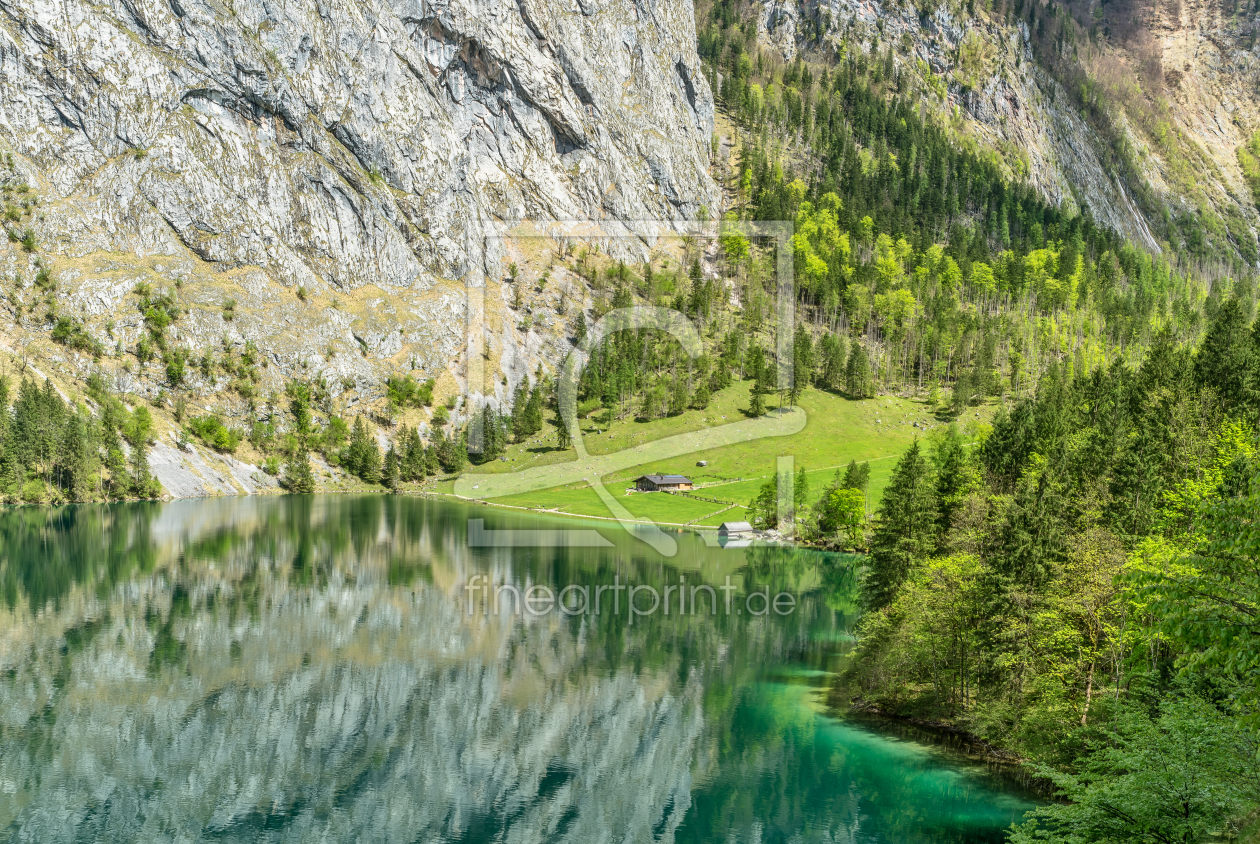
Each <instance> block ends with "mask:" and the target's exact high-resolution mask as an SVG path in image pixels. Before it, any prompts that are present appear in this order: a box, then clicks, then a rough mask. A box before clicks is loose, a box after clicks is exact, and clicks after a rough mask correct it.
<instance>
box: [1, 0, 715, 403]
mask: <svg viewBox="0 0 1260 844" xmlns="http://www.w3.org/2000/svg"><path fill="white" fill-rule="evenodd" d="M712 124H713V104H712V97H711V94H710V92H709V87H708V84H707V83H706V81H705V79H704V77H703V76H702V75H701V73H700V72H699V61H698V59H697V57H696V52H695V32H694V22H693V18H692V8H691V3H690V2H689V0H567V2H561V3H543V2H539V0H515V2H502V1H501V0H453V1H450V0H438V2H431V0H387V2H351V0H329V2H322V1H321V2H314V3H299V4H288V5H285V4H274V3H267V2H255V0H234V2H225V3H219V2H215V0H118V2H107V3H89V2H84V0H12V2H11V1H10V0H2V2H0V153H3V154H7V155H8V156H11V157H10V158H7V159H6V162H11V163H10V165H9V169H8V172H7V173H6V174H5V198H6V200H8V199H12V200H13V202H14V207H17V205H19V204H20V205H21V207H22V210H21V212H20V214H21V219H20V220H18V221H15V222H10V223H9V226H10V227H11V228H12V229H13V230H14V231H15V233H22V232H24V231H25V230H26V229H27V228H29V229H30V230H31V231H32V233H33V235H34V238H35V241H36V244H37V246H36V248H35V249H34V251H31V250H29V249H23V248H20V247H19V245H18V244H15V243H10V244H8V248H7V250H5V252H4V254H3V255H0V272H2V273H3V274H4V275H5V276H6V277H7V279H9V283H8V284H6V287H9V290H8V291H6V292H7V293H9V296H8V301H7V302H5V305H6V306H7V310H5V311H0V331H3V333H5V334H7V335H9V337H10V339H11V341H12V342H11V344H10V345H11V346H12V347H14V348H15V349H16V351H17V352H18V353H19V354H23V355H29V356H31V357H33V358H35V359H44V360H45V361H46V362H47V363H48V364H49V365H50V368H51V369H52V370H53V371H54V372H56V373H59V374H61V375H63V376H65V377H83V376H84V375H85V374H86V373H87V372H89V371H91V370H93V369H96V368H101V369H104V370H105V371H106V372H107V373H108V374H109V376H110V377H111V378H113V379H114V382H115V386H116V387H117V388H118V389H120V390H122V391H124V392H127V393H131V394H135V395H139V396H146V397H151V396H153V395H154V394H155V393H156V392H157V390H158V389H159V388H160V387H161V386H162V377H161V373H160V372H158V371H156V370H153V371H150V370H146V368H145V367H144V366H143V365H142V366H140V367H138V368H130V371H128V370H124V368H123V367H122V366H121V363H122V360H123V359H122V357H121V356H119V357H117V358H116V359H115V358H112V357H111V355H109V354H107V355H106V357H105V358H104V360H101V361H97V362H93V361H91V360H90V359H89V358H88V356H87V355H85V354H80V353H75V352H67V351H65V350H64V349H62V348H61V347H55V346H52V345H51V344H49V343H48V342H47V331H48V329H49V328H50V327H51V321H50V318H48V317H47V316H45V314H44V312H43V310H44V309H43V304H44V303H43V301H42V299H41V301H40V302H39V305H40V306H39V307H38V308H37V307H36V304H35V298H36V297H39V296H42V295H43V294H42V292H41V291H42V289H44V288H41V289H40V290H36V289H33V288H32V286H31V285H32V281H33V280H34V279H35V278H36V276H37V275H38V274H39V271H40V269H41V265H42V267H43V268H44V269H47V270H48V271H49V274H50V276H51V280H52V282H53V284H55V285H56V294H55V298H56V306H57V307H58V308H59V311H60V312H61V313H71V314H74V315H75V316H77V317H82V318H84V319H85V321H86V325H85V327H86V330H87V332H88V334H89V335H91V336H93V337H95V338H96V339H97V340H99V341H100V342H102V343H103V344H104V345H105V347H106V349H107V351H109V352H113V353H115V354H117V353H119V352H122V353H125V352H126V351H127V350H129V349H130V348H132V347H133V346H134V345H135V344H136V343H137V342H138V340H139V338H140V337H141V336H142V334H143V326H142V320H141V315H140V314H139V313H138V311H137V309H136V308H135V307H134V304H135V303H134V301H133V299H132V297H131V291H132V290H133V289H134V288H135V287H136V285H137V284H138V283H141V282H145V283H148V284H149V285H150V286H152V287H153V288H154V289H161V288H168V289H171V290H172V291H174V292H176V293H177V295H178V297H179V299H180V302H181V304H182V305H183V306H184V308H185V309H186V315H185V316H184V317H183V318H182V319H181V320H179V321H178V322H177V323H176V324H175V325H174V326H173V327H172V328H171V335H172V339H173V342H175V343H176V344H178V345H183V346H186V347H188V348H189V349H190V350H192V351H193V352H194V353H198V354H199V353H201V352H203V351H205V350H212V349H213V350H215V351H216V352H217V351H218V349H219V346H220V345H222V346H223V347H224V348H225V349H232V348H235V349H237V350H238V351H239V350H240V349H241V348H242V347H243V346H244V344H245V343H247V342H250V341H253V342H254V343H255V344H256V346H257V347H258V348H259V350H260V352H261V354H262V358H263V360H264V362H265V363H266V364H267V367H266V371H264V373H263V381H264V384H263V386H264V387H270V388H272V389H275V388H276V387H278V386H279V385H282V384H283V383H284V381H285V379H287V378H290V377H296V376H301V377H306V378H316V377H323V378H325V380H326V381H327V382H328V383H329V384H330V386H331V387H332V389H333V390H334V392H335V393H336V394H338V395H341V394H345V396H346V397H347V398H346V400H347V401H348V402H349V403H354V402H358V401H361V400H370V399H372V398H373V397H374V396H376V395H378V394H379V388H380V383H381V381H382V380H383V378H384V376H385V375H387V374H397V373H398V372H400V371H414V372H415V373H416V374H417V375H418V376H421V377H438V378H439V383H440V385H441V384H442V383H443V381H442V376H443V375H444V374H445V376H446V382H445V383H446V387H445V389H446V391H447V392H450V391H452V390H454V383H453V382H452V381H451V379H450V373H452V372H453V371H456V370H457V369H458V366H459V357H460V354H461V352H462V349H463V345H464V320H465V307H466V297H465V295H464V291H463V287H464V285H465V281H466V277H468V276H469V274H470V271H474V272H473V275H475V276H478V277H479V276H480V275H481V274H482V273H484V274H485V275H486V276H488V277H489V278H491V279H494V280H496V281H497V279H498V278H501V277H502V275H503V273H504V271H505V268H504V267H502V266H501V258H502V257H503V254H504V247H503V245H502V244H501V243H499V242H498V241H490V242H489V245H487V241H486V240H485V236H486V235H487V234H490V233H492V232H493V231H494V229H493V226H494V224H496V223H507V224H511V223H515V222H517V221H519V220H521V219H525V218H529V219H562V220H589V219H601V218H620V219H630V220H637V219H658V220H659V219H666V220H680V219H687V218H691V217H694V216H695V215H696V214H697V212H698V211H699V209H700V208H701V207H702V206H706V205H707V206H710V207H711V206H712V205H713V204H714V202H715V201H716V193H715V188H714V185H713V183H712V181H711V179H710V177H709V175H708V172H707V167H708V155H707V151H706V148H707V145H708V142H709V138H710V136H711V133H712ZM36 261H39V262H41V264H39V265H37V264H36ZM15 279H18V280H16V281H15ZM490 298H491V299H494V300H495V301H494V302H492V303H491V305H490V306H488V307H491V308H492V309H493V308H498V307H499V305H501V302H498V301H497V300H499V299H502V298H503V297H502V296H499V295H498V294H497V291H496V295H494V296H492V297H490ZM229 305H230V307H229ZM499 309H500V310H501V308H499ZM36 311H38V313H36ZM17 347H20V348H17ZM190 379H191V380H190V390H191V393H192V394H193V395H195V396H197V397H198V401H200V400H201V397H205V398H206V399H208V400H210V401H209V404H212V405H214V406H215V407H216V409H224V408H227V412H229V413H230V412H231V409H230V407H229V405H232V402H231V401H229V400H228V399H227V398H226V397H223V396H221V395H220V393H221V392H222V391H223V389H224V388H225V386H226V382H227V379H224V378H215V377H209V376H203V375H198V374H197V373H192V374H191V376H190ZM237 404H239V402H238V403H237Z"/></svg>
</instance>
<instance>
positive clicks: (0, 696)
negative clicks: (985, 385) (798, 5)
mask: <svg viewBox="0 0 1260 844" xmlns="http://www.w3.org/2000/svg"><path fill="white" fill-rule="evenodd" d="M470 518H475V519H484V520H485V527H486V528H487V529H492V530H503V529H537V528H543V529H554V528H557V527H570V526H571V527H580V528H586V529H589V528H590V527H592V525H591V523H589V522H577V521H573V522H564V521H562V520H559V519H555V518H550V517H538V516H533V515H526V514H518V513H513V512H510V511H502V510H495V509H491V508H485V507H477V506H471V505H463V504H458V503H450V502H443V501H436V500H431V499H422V498H409V497H399V496H359V497H349V496H302V497H285V498H266V499H257V498H241V499H218V500H205V501H180V502H173V503H168V504H152V503H146V504H127V505H101V506H79V507H64V508H55V509H54V508H16V509H7V510H3V511H0V829H3V830H4V834H3V837H4V838H7V839H9V840H14V841H40V842H59V841H141V840H143V841H194V840H201V839H207V838H215V839H222V840H239V841H260V840H262V841H272V840H274V841H390V842H397V841H423V842H429V841H448V842H455V841H467V842H487V841H511V842H532V841H538V842H544V841H546V842H551V841H573V842H590V841H626V842H640V841H642V842H647V841H680V842H681V841H687V842H710V841H721V842H736V841H738V842H745V841H747V842H752V841H760V842H771V841H783V842H788V841H791V842H842V841H863V842H874V841H886V842H899V843H900V842H928V841H932V842H985V841H998V840H1001V838H1002V836H1003V830H1004V829H1005V828H1006V827H1007V826H1009V824H1010V823H1012V822H1013V821H1015V820H1018V819H1019V818H1020V817H1021V815H1022V812H1023V811H1025V810H1026V809H1028V808H1030V804H1029V803H1028V801H1027V800H1026V799H1024V798H1023V797H1021V796H1020V795H1018V794H1016V793H1014V792H1012V791H1010V790H1009V789H1007V788H1005V787H1004V786H1003V784H1002V783H1001V782H1000V781H995V780H994V779H992V778H990V777H987V776H985V775H984V769H983V768H982V767H979V766H976V765H973V764H969V763H968V762H967V761H966V760H965V759H963V758H961V757H958V756H954V755H951V754H949V753H947V752H943V751H942V750H940V749H938V748H934V747H932V746H931V745H929V744H923V743H918V742H914V741H906V740H902V739H899V738H897V737H895V736H893V735H891V734H886V733H883V732H881V731H879V730H878V729H872V728H871V727H870V726H869V725H868V724H865V723H857V722H852V721H848V720H846V719H844V718H841V717H835V716H836V714H835V713H833V712H830V711H829V710H828V709H827V705H826V701H827V700H828V699H829V696H830V693H831V686H832V684H833V682H834V678H835V669H836V668H837V666H838V665H840V664H842V663H843V660H844V659H845V653H846V647H847V642H848V641H849V634H850V631H851V627H852V624H853V622H854V620H855V610H854V597H855V595H854V590H855V581H854V562H855V561H854V560H853V559H852V558H848V557H843V556H839V555H826V554H819V553H815V552H809V551H801V550H797V549H791V548H781V547H756V546H754V547H750V548H739V549H736V548H728V549H722V548H718V547H711V546H709V545H706V544H705V543H704V542H703V541H701V540H700V539H699V538H697V537H695V536H692V535H690V534H681V535H679V536H678V537H677V538H678V540H679V545H680V551H679V553H678V555H677V556H675V557H672V558H663V557H661V556H659V555H657V554H656V552H654V551H653V550H652V549H651V548H650V547H648V546H647V545H646V544H644V543H642V542H639V541H637V540H635V539H634V538H632V537H629V536H628V535H626V534H625V533H624V532H623V531H622V530H621V529H620V528H619V527H616V526H599V529H600V531H601V533H602V534H604V535H605V537H606V538H607V539H608V540H609V543H610V545H609V546H608V547H601V548H585V547H563V546H562V547H537V548H510V547H470V546H469V544H468V522H469V519H470ZM474 575H480V576H482V577H484V578H488V580H489V581H490V582H493V583H495V584H514V585H516V586H517V587H519V588H520V589H522V590H524V589H525V588H528V587H529V586H531V585H538V584H543V585H548V586H550V587H552V588H553V589H554V590H556V591H558V590H560V589H562V588H563V587H564V586H565V585H568V584H579V585H586V586H589V587H592V588H593V587H595V586H597V585H600V584H610V583H612V582H614V579H616V580H617V581H618V582H621V583H627V582H632V583H639V584H651V585H654V586H655V588H657V589H658V590H663V588H664V587H665V586H666V585H671V584H678V583H680V582H682V583H686V584H688V585H696V584H700V583H706V584H711V585H713V586H717V585H719V584H721V583H724V582H727V580H726V579H727V578H730V581H729V582H731V583H733V584H735V586H736V589H737V592H736V594H737V595H739V596H742V595H743V594H744V593H746V592H748V591H752V590H757V589H763V590H766V591H768V593H769V594H771V595H773V594H776V593H778V592H782V591H786V592H790V593H791V594H793V595H795V596H796V597H797V602H796V604H795V607H794V610H793V611H792V612H790V613H788V614H785V615H778V614H775V613H770V614H767V615H762V616H756V617H751V616H750V615H749V614H748V613H745V612H740V611H738V609H737V611H736V612H733V613H718V614H709V613H707V612H696V613H685V614H682V615H680V614H678V613H676V612H675V613H672V614H669V615H666V614H664V613H663V612H656V613H653V614H651V615H645V616H642V617H637V618H634V619H633V623H630V620H629V619H628V617H627V615H626V614H624V613H622V614H613V613H607V612H605V613H601V614H599V615H595V614H590V613H586V614H582V615H576V616H567V615H565V614H564V613H559V612H555V613H550V614H547V615H542V616H531V615H530V614H528V613H525V614H510V613H497V614H496V613H493V612H488V611H487V609H486V607H485V606H474V607H473V611H472V612H471V613H470V612H469V608H470V607H469V602H468V601H467V600H466V593H465V591H464V584H465V583H467V582H468V580H469V579H470V578H471V577H473V576H474ZM735 607H736V608H738V607H739V601H738V600H737V601H736V602H735Z"/></svg>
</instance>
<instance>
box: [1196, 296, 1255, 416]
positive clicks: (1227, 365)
mask: <svg viewBox="0 0 1260 844" xmlns="http://www.w3.org/2000/svg"><path fill="white" fill-rule="evenodd" d="M1255 358H1256V350H1255V347H1254V346H1253V340H1252V335H1251V331H1250V330H1249V327H1248V325H1247V315H1246V313H1245V312H1244V311H1243V306H1242V303H1241V302H1239V301H1238V299H1237V298H1235V297H1231V298H1230V299H1229V300H1228V301H1226V302H1225V304H1223V305H1222V306H1221V309H1220V311H1218V312H1217V314H1216V318H1215V319H1214V320H1212V324H1211V326H1210V327H1209V328H1208V331H1207V335H1206V336H1204V338H1203V342H1202V343H1201V344H1200V345H1199V352H1198V354H1197V355H1196V356H1195V359H1194V379H1195V381H1196V382H1197V383H1198V384H1199V386H1200V387H1207V388H1210V389H1211V390H1213V391H1215V393H1216V396H1217V398H1218V399H1219V400H1220V401H1221V402H1222V403H1223V404H1224V405H1225V407H1226V408H1228V409H1229V410H1231V411H1235V412H1238V411H1241V410H1243V409H1244V408H1249V407H1254V405H1255V389H1256V388H1257V387H1260V384H1257V383H1255V382H1254V381H1253V376H1252V373H1253V369H1254V368H1255V367H1256V360H1255Z"/></svg>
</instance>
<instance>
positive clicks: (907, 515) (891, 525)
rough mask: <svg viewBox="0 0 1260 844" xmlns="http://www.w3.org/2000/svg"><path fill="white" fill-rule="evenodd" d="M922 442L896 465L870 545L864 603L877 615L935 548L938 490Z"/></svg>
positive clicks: (915, 443) (913, 446)
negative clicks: (875, 611) (914, 569)
mask: <svg viewBox="0 0 1260 844" xmlns="http://www.w3.org/2000/svg"><path fill="white" fill-rule="evenodd" d="M934 481H935V479H934V478H933V477H932V471H931V468H930V467H929V466H928V462H927V460H926V459H925V458H924V456H923V450H922V449H921V448H920V446H919V442H918V440H915V442H914V444H913V445H912V446H910V449H909V450H908V451H907V452H906V453H905V454H904V455H902V457H901V459H900V460H899V461H897V466H896V468H895V469H893V474H892V480H891V481H889V484H888V488H887V489H885V490H884V499H883V502H882V503H881V505H880V508H879V516H878V519H877V521H876V523H875V533H874V537H873V538H872V540H871V554H870V570H869V572H868V574H867V577H866V581H865V583H864V584H863V590H862V597H863V602H864V603H865V604H866V606H867V607H868V608H869V609H872V610H878V609H880V608H882V607H884V606H886V605H887V604H888V603H890V602H891V601H892V599H893V598H894V597H895V596H896V594H897V589H898V588H899V587H900V586H901V584H902V583H903V582H904V581H905V579H906V577H907V576H908V575H909V573H910V570H911V569H912V568H913V567H914V566H915V565H916V564H917V563H919V562H921V561H922V560H924V559H926V558H927V557H928V556H929V555H930V554H931V553H932V551H933V550H934V549H935V546H936V517H937V510H936V489H935V487H934V486H933V484H934Z"/></svg>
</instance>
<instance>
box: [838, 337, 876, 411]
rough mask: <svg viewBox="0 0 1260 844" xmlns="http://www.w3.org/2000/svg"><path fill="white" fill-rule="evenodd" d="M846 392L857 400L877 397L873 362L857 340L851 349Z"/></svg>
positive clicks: (846, 370)
mask: <svg viewBox="0 0 1260 844" xmlns="http://www.w3.org/2000/svg"><path fill="white" fill-rule="evenodd" d="M845 392H847V393H848V394H849V396H850V397H852V398H855V399H870V398H874V397H875V381H874V379H873V378H872V377H871V362H870V359H869V358H867V356H866V349H865V348H864V347H863V346H862V344H861V343H860V342H858V341H857V340H854V341H853V344H852V345H851V346H850V347H849V361H848V365H847V367H846V369H845Z"/></svg>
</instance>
